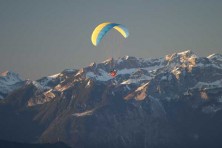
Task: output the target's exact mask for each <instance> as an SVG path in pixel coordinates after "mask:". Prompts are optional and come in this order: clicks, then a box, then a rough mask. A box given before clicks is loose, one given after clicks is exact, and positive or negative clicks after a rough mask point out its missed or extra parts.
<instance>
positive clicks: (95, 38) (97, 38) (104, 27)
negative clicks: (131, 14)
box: [91, 22, 129, 77]
mask: <svg viewBox="0 0 222 148" xmlns="http://www.w3.org/2000/svg"><path fill="white" fill-rule="evenodd" d="M113 28H114V29H115V30H117V31H118V32H119V33H120V34H121V35H122V36H123V37H124V38H127V37H128V36H129V31H128V29H127V28H126V27H125V26H123V25H121V24H117V23H111V22H104V23H101V24H99V25H98V26H97V27H96V28H95V29H94V30H93V32H92V36H91V41H92V44H93V45H94V46H97V45H98V44H99V43H100V42H101V40H102V38H103V37H104V36H105V35H106V33H107V32H108V31H110V30H111V29H113ZM109 75H110V76H111V77H115V76H116V75H117V70H115V69H113V70H111V71H110V72H109Z"/></svg>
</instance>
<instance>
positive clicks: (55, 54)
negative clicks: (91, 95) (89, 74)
mask: <svg viewBox="0 0 222 148" xmlns="http://www.w3.org/2000/svg"><path fill="white" fill-rule="evenodd" d="M104 21H111V22H115V23H121V24H124V25H125V26H127V28H128V29H129V32H130V36H129V38H127V39H124V38H123V37H122V36H121V35H120V34H119V33H118V32H117V31H115V30H113V31H111V32H109V33H108V34H107V36H105V38H103V40H102V42H101V44H99V46H97V47H94V46H93V45H92V44H91V41H90V38H91V32H92V31H93V29H94V28H95V27H96V26H97V25H98V24H99V23H102V22H104ZM187 49H192V50H193V51H194V52H195V53H196V54H197V55H199V56H207V55H209V54H211V53H220V54H222V0H0V72H3V71H5V70H12V71H15V72H18V73H19V74H21V76H22V77H24V78H30V79H37V78H40V77H42V76H46V75H50V74H54V73H59V72H61V71H62V70H64V69H66V68H80V67H83V66H87V65H89V64H90V63H91V62H93V61H95V62H101V61H103V60H105V59H106V58H107V57H110V56H115V57H117V56H124V55H131V56H137V57H147V58H148V57H162V56H164V55H166V54H169V53H173V52H178V51H183V50H187Z"/></svg>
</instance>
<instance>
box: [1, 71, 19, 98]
mask: <svg viewBox="0 0 222 148" xmlns="http://www.w3.org/2000/svg"><path fill="white" fill-rule="evenodd" d="M22 82H23V80H22V79H21V78H20V76H19V75H18V74H17V73H14V72H12V71H5V72H3V73H1V74H0V99H3V98H4V97H6V96H7V95H8V94H9V93H10V92H12V91H13V90H15V89H17V88H19V87H20V86H21V85H22Z"/></svg>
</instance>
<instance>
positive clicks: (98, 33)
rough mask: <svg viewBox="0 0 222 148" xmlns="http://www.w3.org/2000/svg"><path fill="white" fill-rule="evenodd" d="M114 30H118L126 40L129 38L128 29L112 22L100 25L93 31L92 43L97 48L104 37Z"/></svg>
mask: <svg viewBox="0 0 222 148" xmlns="http://www.w3.org/2000/svg"><path fill="white" fill-rule="evenodd" d="M112 28H114V29H116V30H117V31H118V32H119V33H120V34H122V36H123V37H124V38H127V37H128V36H129V32H128V29H127V28H126V27H125V26H123V25H121V24H116V23H111V22H105V23H101V24H99V25H98V26H97V27H96V28H95V29H94V31H93V33H92V36H91V41H92V44H93V45H94V46H97V45H98V44H99V43H100V41H101V40H102V38H103V37H104V35H105V34H106V33H107V32H108V31H110V30H111V29H112Z"/></svg>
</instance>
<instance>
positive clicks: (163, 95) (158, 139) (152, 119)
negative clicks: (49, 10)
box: [0, 50, 222, 148]
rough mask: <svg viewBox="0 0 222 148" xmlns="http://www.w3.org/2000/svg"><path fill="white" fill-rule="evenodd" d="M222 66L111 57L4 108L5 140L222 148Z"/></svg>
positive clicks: (39, 83) (40, 85) (42, 84)
mask: <svg viewBox="0 0 222 148" xmlns="http://www.w3.org/2000/svg"><path fill="white" fill-rule="evenodd" d="M221 62H222V55H220V54H212V55H210V56H208V57H199V56H197V55H196V54H195V53H193V52H192V51H191V50H187V51H184V52H180V53H172V54H169V55H166V56H164V57H162V58H155V59H152V58H147V59H144V58H137V57H132V56H124V57H121V58H118V59H113V58H111V59H107V60H105V61H103V62H101V63H91V64H90V65H89V66H86V67H84V68H81V69H67V70H64V71H63V72H60V73H58V74H55V75H52V76H46V77H43V78H41V79H39V80H36V81H31V80H29V81H27V82H26V83H25V84H24V85H23V87H21V88H20V89H17V90H15V91H13V92H11V93H10V94H9V95H8V96H7V97H6V99H5V100H6V101H5V102H6V103H4V104H0V120H1V121H4V122H0V133H2V134H0V138H3V139H10V138H13V140H17V141H27V142H30V141H39V142H56V141H58V139H60V140H61V141H64V142H65V143H66V144H68V145H70V146H73V147H80V148H88V147H143V148H146V147H151V148H154V147H157V148H158V147H173V148H174V147H181V146H184V145H186V146H187V147H198V146H201V147H205V146H206V147H216V146H218V145H220V146H222V143H221V142H220V141H221V140H220V139H219V138H218V137H221V136H222V130H221V128H220V126H221V124H222V122H221V121H222V120H221V119H222V63H221ZM113 69H114V70H116V71H117V75H116V77H111V76H110V75H109V72H110V71H112V70H113ZM12 106H13V107H12ZM8 108H10V109H8ZM1 113H7V114H10V118H9V117H5V116H2V115H1ZM1 117H2V118H3V117H4V120H3V119H2V118H1ZM11 118H16V119H17V123H14V122H12V120H11ZM21 119H22V120H21ZM8 124H10V125H11V126H10V128H9V127H8ZM24 124H25V125H26V126H24ZM18 126H19V129H18V128H17V127H18ZM26 127H28V129H27V128H26ZM9 129H16V130H15V131H11V132H8V130H9ZM21 132H25V133H26V134H25V135H23V136H21V135H20V133H21ZM12 135H13V136H12ZM27 135H28V136H27ZM24 139H25V140H24ZM187 143H189V144H190V145H187ZM215 144H216V145H215Z"/></svg>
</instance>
